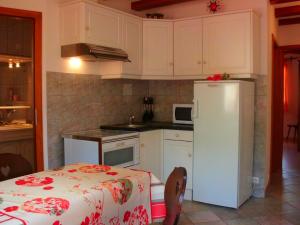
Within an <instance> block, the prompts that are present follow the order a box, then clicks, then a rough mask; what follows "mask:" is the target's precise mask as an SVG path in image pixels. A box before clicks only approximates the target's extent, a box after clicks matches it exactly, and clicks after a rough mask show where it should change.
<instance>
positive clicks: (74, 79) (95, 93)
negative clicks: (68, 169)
mask: <svg viewBox="0 0 300 225" xmlns="http://www.w3.org/2000/svg"><path fill="white" fill-rule="evenodd" d="M148 95H151V96H153V97H154V100H155V109H154V110H155V118H154V119H155V120H157V121H171V120H172V104H173V103H191V102H192V98H193V97H192V96H193V82H192V81H141V80H102V79H100V76H97V75H74V74H61V73H54V72H48V73H47V106H48V113H47V120H48V151H49V165H50V167H51V168H55V167H58V166H61V165H62V164H63V161H64V160H63V139H62V137H61V134H62V133H63V132H69V131H78V130H85V129H95V128H98V127H99V126H100V125H104V124H116V123H127V122H128V119H129V115H134V116H135V117H136V121H141V118H142V114H143V105H142V102H143V97H144V96H148Z"/></svg>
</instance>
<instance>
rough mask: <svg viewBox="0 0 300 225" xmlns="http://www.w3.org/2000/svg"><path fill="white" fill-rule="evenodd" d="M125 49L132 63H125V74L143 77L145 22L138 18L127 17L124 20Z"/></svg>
mask: <svg viewBox="0 0 300 225" xmlns="http://www.w3.org/2000/svg"><path fill="white" fill-rule="evenodd" d="M123 39H124V45H123V46H124V47H123V49H124V50H125V51H126V52H127V54H128V56H129V59H130V61H131V62H130V63H124V73H126V74H134V75H141V74H142V66H143V61H142V59H143V21H142V19H140V18H137V17H131V16H125V17H124V20H123Z"/></svg>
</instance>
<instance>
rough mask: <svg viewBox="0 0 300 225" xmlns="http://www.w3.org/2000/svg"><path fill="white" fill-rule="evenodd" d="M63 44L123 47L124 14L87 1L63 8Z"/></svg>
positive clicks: (61, 14) (67, 4) (65, 5)
mask: <svg viewBox="0 0 300 225" xmlns="http://www.w3.org/2000/svg"><path fill="white" fill-rule="evenodd" d="M60 17H61V18H60V19H61V43H62V44H63V45H66V44H73V43H80V42H83V43H89V44H95V45H102V46H107V47H114V48H121V47H122V43H123V40H122V14H120V13H118V12H115V11H113V10H110V9H108V8H106V7H102V6H101V5H99V4H94V3H90V2H86V1H79V2H71V3H65V4H63V5H62V6H61V12H60Z"/></svg>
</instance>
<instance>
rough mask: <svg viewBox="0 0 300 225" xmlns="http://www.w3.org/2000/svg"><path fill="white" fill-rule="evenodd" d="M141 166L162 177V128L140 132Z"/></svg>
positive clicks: (159, 177)
mask: <svg viewBox="0 0 300 225" xmlns="http://www.w3.org/2000/svg"><path fill="white" fill-rule="evenodd" d="M140 162H141V163H140V167H141V169H143V170H146V171H150V172H152V173H153V174H154V175H155V176H156V177H157V178H158V179H160V180H161V179H162V130H154V131H146V132H141V133H140Z"/></svg>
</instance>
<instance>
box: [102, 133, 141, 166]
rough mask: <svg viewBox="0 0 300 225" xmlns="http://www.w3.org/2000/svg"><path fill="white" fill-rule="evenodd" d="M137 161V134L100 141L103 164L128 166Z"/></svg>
mask: <svg viewBox="0 0 300 225" xmlns="http://www.w3.org/2000/svg"><path fill="white" fill-rule="evenodd" d="M139 163H140V149H139V138H138V137H137V136H133V137H130V138H129V137H128V138H120V139H111V140H106V141H103V142H102V164H103V165H109V166H119V167H130V166H134V165H137V164H139Z"/></svg>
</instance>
